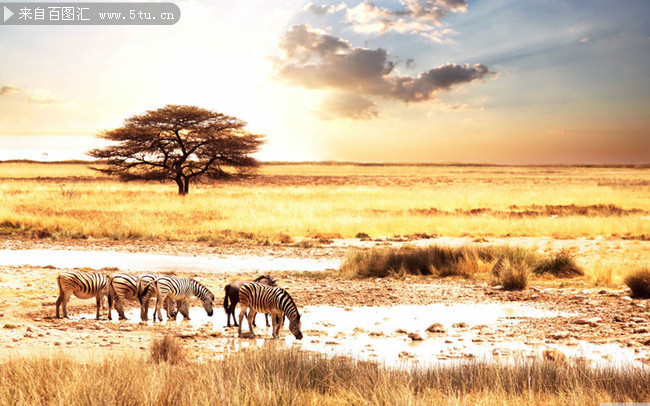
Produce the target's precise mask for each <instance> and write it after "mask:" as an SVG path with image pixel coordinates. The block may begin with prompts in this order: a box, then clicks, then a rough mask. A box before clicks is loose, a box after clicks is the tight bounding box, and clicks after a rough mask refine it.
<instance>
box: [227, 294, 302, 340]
mask: <svg viewBox="0 0 650 406" xmlns="http://www.w3.org/2000/svg"><path fill="white" fill-rule="evenodd" d="M239 305H240V306H241V310H240V311H239V336H241V335H242V331H241V330H242V321H243V320H244V316H245V315H246V310H247V309H248V308H249V307H250V309H251V310H250V312H248V316H246V319H247V320H248V327H249V328H250V332H251V334H252V335H253V336H255V332H254V331H253V320H254V319H255V315H256V314H257V313H271V323H272V324H273V338H278V336H279V335H280V329H282V325H283V324H284V316H287V318H288V319H289V331H291V333H292V334H293V335H294V336H296V338H297V339H298V340H302V332H301V331H300V326H301V323H300V313H298V308H297V307H296V304H295V303H294V301H293V299H292V298H291V296H290V295H289V293H287V291H286V290H284V289H282V288H279V287H277V286H266V285H262V284H260V283H256V282H247V283H245V284H243V285H242V287H241V288H240V289H239Z"/></svg>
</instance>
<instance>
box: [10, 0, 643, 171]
mask: <svg viewBox="0 0 650 406" xmlns="http://www.w3.org/2000/svg"><path fill="white" fill-rule="evenodd" d="M175 3H176V4H177V5H178V6H179V8H180V10H181V17H180V21H179V22H178V23H177V24H175V25H172V26H3V25H0V159H19V158H31V159H44V160H52V159H68V158H74V159H79V158H81V159H83V158H84V157H86V156H85V155H84V152H85V151H87V150H88V149H90V148H92V147H94V146H99V145H102V144H101V141H100V140H98V139H97V138H96V135H97V134H98V133H99V132H100V131H102V130H107V129H111V128H116V127H119V126H120V125H121V124H122V123H123V120H124V119H126V118H128V117H130V116H132V115H135V114H141V113H144V112H145V111H147V110H152V109H156V108H159V107H163V106H165V105H167V104H189V105H196V106H200V107H203V108H207V109H211V110H216V111H219V112H222V113H225V114H229V115H234V116H236V117H238V118H240V119H243V120H245V121H246V122H248V127H247V129H249V130H250V131H252V132H255V133H259V134H264V135H266V140H267V142H266V144H265V145H264V147H263V148H262V150H261V151H260V152H259V153H258V154H257V157H258V158H259V159H262V160H289V161H319V160H337V161H363V162H470V163H472V162H473V163H499V164H551V163H595V164H598V163H648V162H650V79H649V78H650V24H649V23H648V18H647V17H648V16H650V2H649V1H647V0H525V1H522V0H400V1H375V2H371V1H358V0H354V1H352V0H347V1H341V0H335V1H329V2H328V1H318V0H316V1H313V2H305V1H292V0H288V1H278V0H256V1H253V0H239V1H236V2H234V1H222V0H218V1H215V0H210V1H207V0H206V1H197V0H181V1H176V2H175ZM86 158H87V157H86Z"/></svg>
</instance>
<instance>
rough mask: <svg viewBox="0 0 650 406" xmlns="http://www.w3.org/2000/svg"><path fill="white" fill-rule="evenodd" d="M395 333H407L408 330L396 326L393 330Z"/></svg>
mask: <svg viewBox="0 0 650 406" xmlns="http://www.w3.org/2000/svg"><path fill="white" fill-rule="evenodd" d="M395 333H396V334H408V331H406V330H404V329H402V328H398V329H397V330H395Z"/></svg>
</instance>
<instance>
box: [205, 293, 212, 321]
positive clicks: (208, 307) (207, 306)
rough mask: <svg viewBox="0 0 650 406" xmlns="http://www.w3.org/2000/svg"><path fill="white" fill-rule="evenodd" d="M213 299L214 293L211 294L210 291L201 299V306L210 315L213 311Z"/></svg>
mask: <svg viewBox="0 0 650 406" xmlns="http://www.w3.org/2000/svg"><path fill="white" fill-rule="evenodd" d="M213 301H214V295H213V294H212V292H208V294H207V295H206V297H205V299H204V300H203V308H204V309H205V312H206V313H207V314H208V316H210V317H212V314H213V313H214V312H213V311H212V302H213Z"/></svg>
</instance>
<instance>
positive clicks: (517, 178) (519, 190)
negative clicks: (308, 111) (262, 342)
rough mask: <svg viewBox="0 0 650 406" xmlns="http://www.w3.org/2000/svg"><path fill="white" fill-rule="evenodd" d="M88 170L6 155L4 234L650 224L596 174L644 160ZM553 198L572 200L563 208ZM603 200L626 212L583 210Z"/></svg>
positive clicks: (617, 228) (549, 232)
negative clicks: (214, 177) (115, 173)
mask: <svg viewBox="0 0 650 406" xmlns="http://www.w3.org/2000/svg"><path fill="white" fill-rule="evenodd" d="M87 172H92V171H86V170H85V169H84V167H83V166H81V165H68V164H62V165H61V166H57V165H40V166H39V164H0V195H2V198H3V204H2V205H0V224H8V225H10V226H2V225H0V234H3V233H4V234H20V233H27V235H29V236H31V231H32V230H44V231H46V232H45V233H40V235H50V236H51V237H50V238H61V237H72V238H83V237H94V238H114V239H159V240H184V241H217V242H218V241H224V240H225V241H231V240H233V239H246V238H247V237H250V239H252V240H254V241H260V242H265V241H266V240H267V237H268V238H269V239H270V240H271V241H272V242H276V241H277V242H279V241H280V240H281V239H282V238H281V235H283V234H284V235H288V236H291V237H314V236H316V235H328V236H340V237H348V238H353V237H354V236H355V235H357V234H358V233H362V232H363V233H367V234H368V235H370V236H372V237H389V236H393V235H413V234H416V233H426V234H429V235H434V234H436V235H445V236H467V235H471V236H477V237H478V236H484V237H497V236H554V237H560V238H563V237H582V236H612V235H620V236H626V235H629V236H633V237H634V236H640V235H643V234H644V233H645V234H649V233H648V226H647V220H644V216H645V215H647V213H648V212H650V188H648V187H647V186H634V187H610V186H598V185H597V184H596V183H595V181H594V179H602V180H603V181H604V182H609V181H614V180H629V181H630V182H636V181H637V180H640V179H642V178H643V177H644V176H645V178H646V179H647V174H648V170H646V169H627V168H598V169H594V168H553V169H552V170H551V169H550V168H534V167H532V168H531V167H523V168H510V167H508V168H503V167H454V166H448V167H445V166H440V167H419V166H412V167H411V166H385V167H384V166H378V167H366V166H318V165H311V166H310V165H303V166H291V165H290V166H268V167H262V168H261V171H260V176H257V177H253V178H250V179H248V180H245V181H237V182H222V183H214V184H204V185H197V186H196V187H192V188H191V190H190V194H189V195H188V196H185V197H181V196H178V195H177V194H176V191H175V188H176V187H175V185H171V184H158V183H137V182H135V183H122V182H118V181H115V180H111V179H108V178H105V177H96V176H95V177H93V176H90V175H89V174H88V173H87ZM486 179H488V180H489V182H488V181H486ZM547 206H550V207H562V209H561V215H559V216H553V215H551V213H552V211H549V210H547ZM601 206H602V207H611V206H615V207H616V208H617V210H613V211H612V210H595V211H593V210H592V211H590V210H586V211H585V210H583V209H585V208H590V207H601ZM541 208H543V209H541ZM619 209H620V210H619ZM637 209H638V210H637ZM527 212H535V213H537V212H539V213H538V214H534V215H528V214H526V215H523V214H522V213H527ZM621 213H622V214H621ZM511 214H515V215H511Z"/></svg>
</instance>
